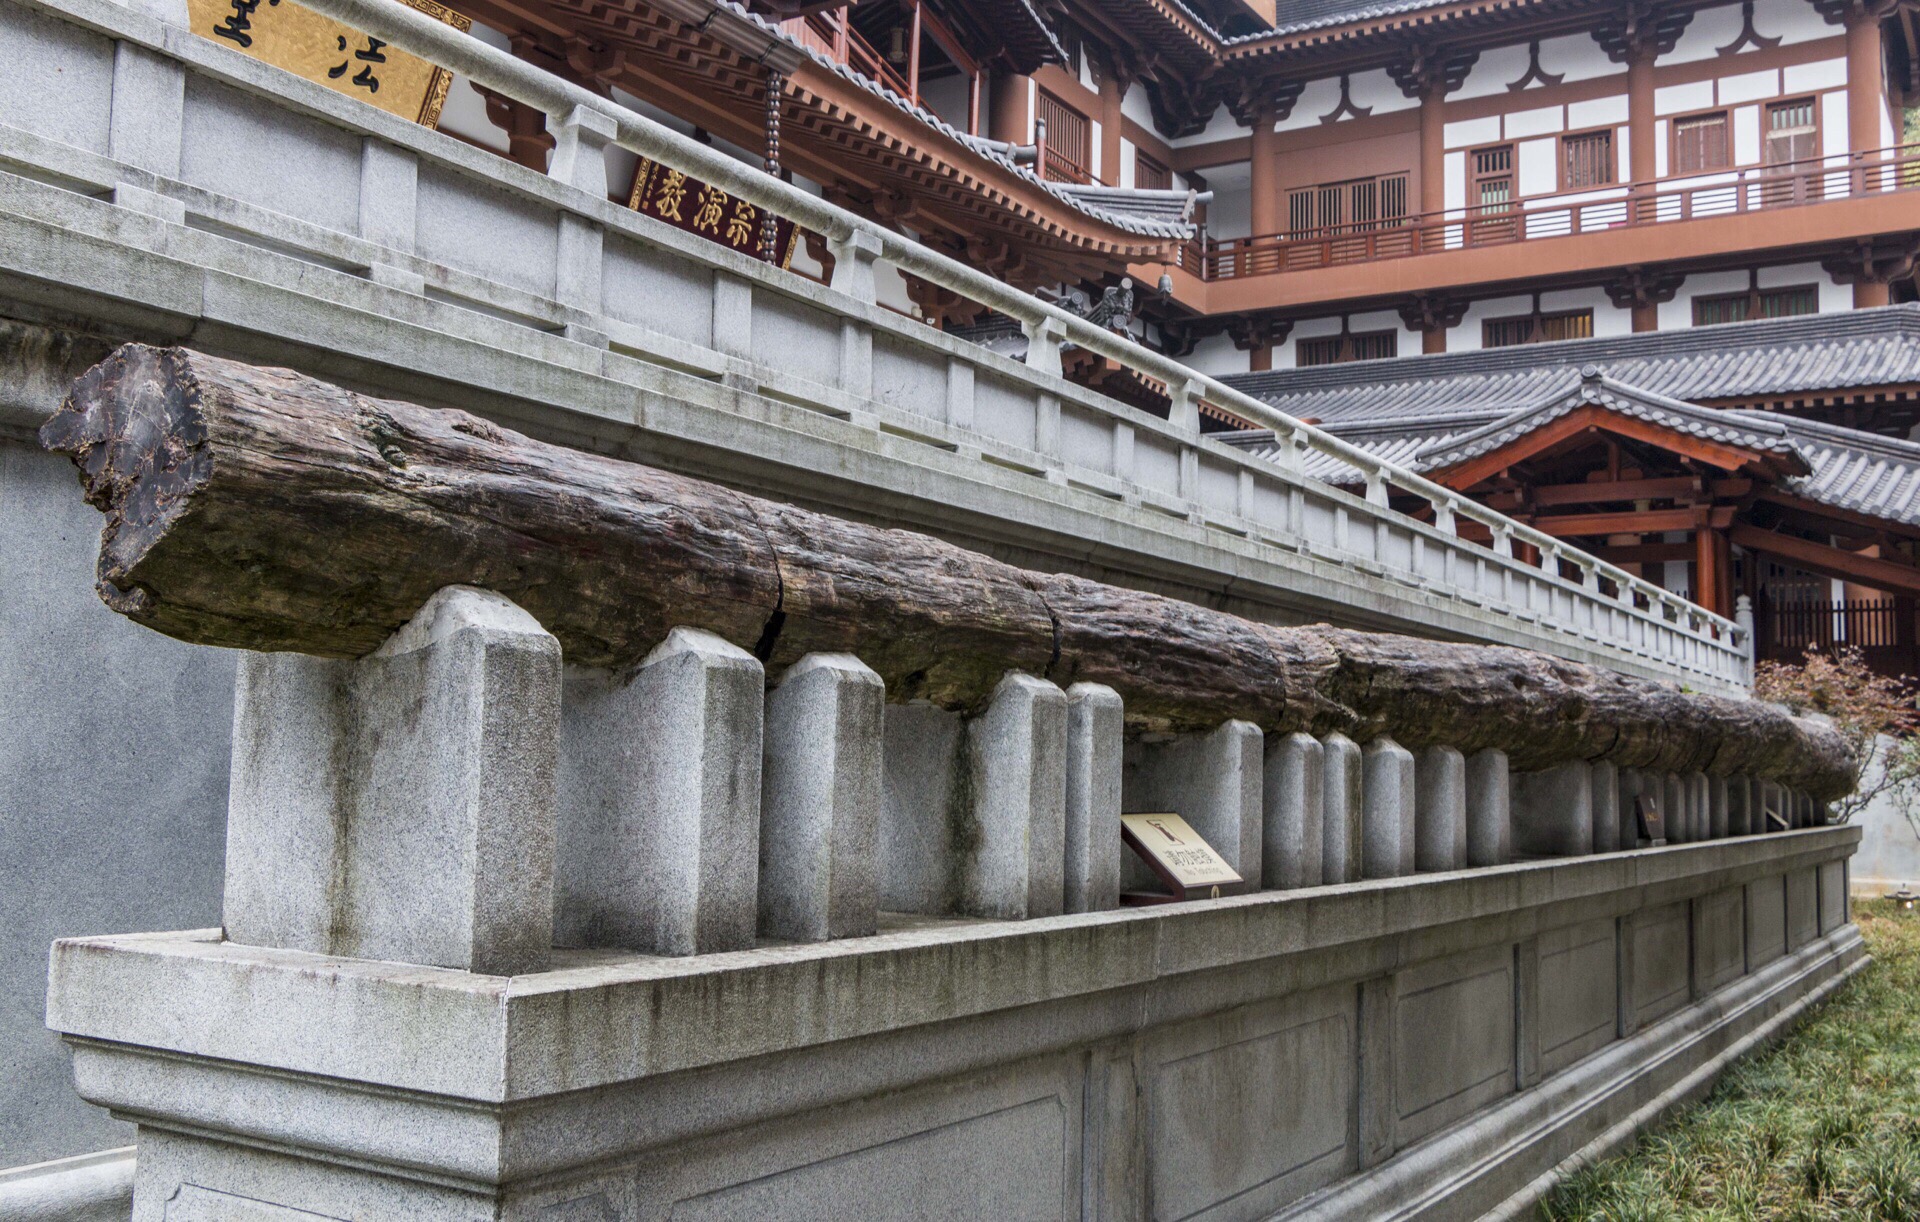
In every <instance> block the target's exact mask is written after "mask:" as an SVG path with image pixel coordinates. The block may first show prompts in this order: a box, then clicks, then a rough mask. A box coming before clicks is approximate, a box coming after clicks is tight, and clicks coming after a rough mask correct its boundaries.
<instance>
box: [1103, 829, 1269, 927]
mask: <svg viewBox="0 0 1920 1222" xmlns="http://www.w3.org/2000/svg"><path fill="white" fill-rule="evenodd" d="M1120 840H1121V842H1122V843H1123V844H1125V845H1126V846H1127V847H1128V848H1130V849H1132V850H1133V851H1134V853H1135V854H1136V855H1138V856H1139V858H1140V860H1141V861H1143V862H1145V863H1146V865H1147V868H1148V869H1149V870H1152V871H1153V874H1154V877H1156V878H1158V879H1159V880H1160V882H1161V884H1162V885H1163V886H1165V887H1166V888H1167V890H1166V891H1165V892H1164V893H1160V892H1150V891H1129V892H1127V893H1125V894H1123V895H1122V896H1121V897H1120V902H1121V903H1122V904H1125V905H1128V906H1129V907H1138V906H1140V905H1144V904H1175V903H1179V902H1180V901H1181V900H1204V899H1218V898H1220V896H1221V895H1223V894H1228V893H1230V892H1231V891H1233V890H1235V889H1237V888H1238V887H1239V886H1240V885H1241V883H1242V882H1243V881H1244V880H1243V879H1241V877H1240V875H1239V874H1237V873H1235V872H1234V869H1233V867H1232V866H1230V865H1228V864H1227V863H1226V860H1225V859H1224V858H1222V857H1221V856H1220V854H1218V853H1216V852H1214V851H1213V846H1212V845H1210V844H1208V843H1207V842H1206V841H1205V840H1202V839H1201V838H1200V833H1198V832H1196V831H1194V830H1193V828H1192V827H1190V826H1188V824H1187V821H1186V820H1185V819H1182V818H1181V817H1180V816H1179V815H1173V814H1146V815H1121V816H1120Z"/></svg>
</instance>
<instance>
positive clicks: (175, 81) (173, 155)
mask: <svg viewBox="0 0 1920 1222" xmlns="http://www.w3.org/2000/svg"><path fill="white" fill-rule="evenodd" d="M128 7H129V8H132V9H134V10H136V11H138V12H141V13H145V14H146V15H148V16H150V17H154V18H156V19H158V20H160V21H163V22H165V23H167V24H168V25H173V26H179V27H181V28H182V29H185V28H186V27H187V23H188V21H187V6H186V4H185V2H184V0H130V2H129V4H128ZM186 106H187V73H186V69H185V68H184V67H183V66H182V65H181V64H180V63H179V61H177V60H174V59H170V58H163V57H162V56H159V55H156V54H154V53H153V52H151V51H148V50H147V49H146V48H144V47H139V46H135V45H134V44H132V43H130V42H119V43H115V44H114V48H113V93H112V102H111V104H110V106H109V108H108V115H107V155H108V156H109V157H112V158H113V159H114V160H115V161H119V162H123V163H125V164H127V165H130V166H132V167H133V168H134V169H136V170H145V171H146V172H147V173H149V174H154V175H157V176H158V177H161V178H178V177H179V176H180V148H181V136H182V133H183V132H184V130H185V125H186ZM113 202H114V203H116V204H118V205H119V206H120V207H122V208H131V209H134V210H135V211H138V212H144V213H146V214H147V215H149V216H153V217H158V218H159V219H161V220H163V221H167V222H170V223H172V224H175V225H180V224H184V223H185V222H186V219H187V209H186V205H185V204H182V203H180V202H179V201H178V200H175V199H170V198H168V197H166V196H164V195H156V194H155V193H154V192H152V191H149V190H147V189H146V188H144V187H138V186H135V185H133V184H131V183H116V184H115V185H114V188H113Z"/></svg>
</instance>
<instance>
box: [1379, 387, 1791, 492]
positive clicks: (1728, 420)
mask: <svg viewBox="0 0 1920 1222" xmlns="http://www.w3.org/2000/svg"><path fill="white" fill-rule="evenodd" d="M1586 406H1598V407H1603V408H1606V409H1607V410H1608V411H1613V412H1618V413H1620V414H1622V415H1625V416H1630V417H1633V418H1635V419H1640V420H1645V421H1647V422H1649V423H1653V424H1659V425H1662V426H1663V427H1666V428H1671V429H1675V430H1677V431H1679V432H1683V433H1686V434H1688V435H1690V436H1694V437H1700V438H1703V439H1705V440H1711V441H1718V442H1721V443H1723V444H1728V445H1738V446H1741V447H1743V448H1747V449H1756V450H1762V451H1766V452H1768V453H1773V454H1782V455H1791V456H1792V457H1794V458H1795V459H1797V460H1799V461H1800V462H1801V463H1802V464H1806V463H1807V459H1806V456H1805V455H1804V454H1802V453H1801V452H1800V451H1799V449H1798V448H1796V447H1795V446H1794V444H1793V442H1792V441H1791V440H1790V439H1789V438H1788V436H1787V430H1786V429H1785V428H1784V427H1783V426H1782V425H1781V424H1780V423H1779V421H1778V420H1766V419H1762V420H1755V421H1748V420H1746V419H1744V417H1745V416H1747V415H1749V413H1733V412H1723V411H1719V410H1716V409H1714V408H1710V407H1700V406H1698V405H1696V404H1693V403H1688V402H1686V401H1685V400H1682V399H1674V398H1671V397H1669V396H1667V395H1662V394H1658V393H1656V392H1653V391H1648V390H1646V389H1644V388H1642V387H1638V386H1632V385H1629V384H1627V383H1625V382H1621V381H1618V380H1616V379H1614V378H1610V377H1608V376H1606V375H1605V374H1603V373H1601V372H1600V371H1599V369H1598V368H1597V367H1595V366H1591V365H1590V366H1587V367H1586V368H1585V369H1583V370H1582V371H1581V377H1580V382H1579V384H1578V385H1577V386H1574V387H1572V388H1570V389H1569V390H1566V391H1563V392H1560V393H1558V394H1555V395H1553V396H1550V397H1549V398H1547V399H1545V400H1543V401H1542V402H1540V403H1537V404H1535V405H1534V406H1533V407H1528V408H1521V409H1520V410H1519V411H1515V412H1511V413H1509V414H1507V415H1506V416H1503V417H1501V418H1500V419H1498V420H1495V421H1493V422H1492V423H1490V424H1485V425H1481V426H1480V427H1478V428H1475V429H1472V430H1470V431H1467V432H1463V433H1458V434H1455V435H1453V436H1450V437H1443V438H1437V439H1435V440H1434V441H1432V442H1430V443H1429V444H1428V445H1426V446H1423V447H1421V449H1420V450H1419V451H1417V452H1416V453H1415V455H1414V459H1415V461H1416V463H1417V465H1418V468H1419V469H1420V470H1431V469H1433V468H1435V467H1439V466H1443V465H1444V466H1451V465H1453V464H1455V463H1460V462H1465V461H1466V460H1468V459H1471V458H1478V457H1479V456H1480V455H1482V454H1488V453H1491V452H1492V451H1494V450H1497V449H1499V448H1500V447H1501V446H1503V445H1506V444H1507V443H1508V442H1511V441H1513V440H1515V439H1517V438H1520V437H1524V436H1525V435H1527V434H1528V433H1530V432H1532V431H1534V430H1535V429H1537V428H1539V427H1540V426H1541V425H1544V424H1548V423H1551V422H1552V421H1554V420H1557V419H1559V418H1560V417H1561V416H1564V415H1566V414H1568V413H1569V412H1572V411H1574V410H1575V409H1577V408H1580V407H1586Z"/></svg>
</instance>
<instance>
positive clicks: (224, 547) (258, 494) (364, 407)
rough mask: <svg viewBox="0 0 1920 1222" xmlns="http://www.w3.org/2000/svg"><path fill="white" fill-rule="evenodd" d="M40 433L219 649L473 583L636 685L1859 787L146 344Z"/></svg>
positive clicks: (126, 351) (1617, 720)
mask: <svg viewBox="0 0 1920 1222" xmlns="http://www.w3.org/2000/svg"><path fill="white" fill-rule="evenodd" d="M42 439H43V441H44V443H45V444H46V445H47V446H49V447H50V448H53V449H57V450H60V451H63V452H66V453H70V454H72V455H73V456H74V459H75V462H76V464H77V465H78V466H79V468H80V470H81V473H82V479H83V481H84V483H85V485H86V487H87V489H88V496H89V498H90V499H91V500H92V502H93V503H94V504H95V505H96V506H97V507H99V508H101V509H102V510H103V511H105V512H106V513H107V515H108V522H107V526H106V529H105V531H104V532H103V534H102V551H101V558H100V569H99V571H100V576H101V586H100V589H101V592H102V595H103V597H105V598H107V600H108V602H109V604H110V605H112V606H114V607H115V609H117V610H120V611H121V612H122V613H124V614H126V615H128V616H130V617H132V618H134V619H135V620H137V621H139V622H141V623H144V624H146V625H148V626H149V627H152V628H155V629H156V630H159V631H162V632H167V633H169V634H171V635H175V636H179V637H182V638H183V639H188V640H193V641H198V642H201V643H207V644H223V645H235V646H241V647H246V648H253V649H289V650H296V651H299V652H306V653H312V654H316V655H320V656H334V657H338V656H345V657H352V656H358V655H360V654H363V653H365V652H367V651H368V650H370V649H372V648H373V647H375V646H376V645H377V644H378V643H379V642H380V641H381V640H383V639H384V638H385V637H386V636H387V635H388V634H389V633H391V632H392V631H393V630H394V629H395V628H396V627H398V625H399V624H400V623H402V622H404V621H405V620H406V619H407V618H409V617H410V616H411V615H412V614H413V613H414V611H415V610H416V609H417V608H418V607H419V606H420V605H421V604H422V603H423V602H424V601H425V600H426V598H427V596H428V595H430V594H431V593H432V591H433V590H435V589H438V588H440V587H442V586H445V585H453V584H466V585H475V586H480V587H483V588H488V589H495V590H498V591H500V592H501V593H503V594H505V595H507V596H508V597H510V598H513V599H515V600H516V601H518V602H519V603H520V604H521V605H522V606H524V607H526V608H527V609H528V610H529V611H530V612H531V613H532V614H533V615H534V616H535V618H537V619H538V620H539V621H540V622H541V624H542V625H543V626H545V627H546V628H547V630H548V631H550V632H552V633H553V634H554V635H555V636H556V637H557V638H558V639H559V640H560V642H561V645H562V647H563V648H564V649H565V650H566V652H567V655H568V658H569V660H570V661H572V662H574V663H576V664H581V665H589V666H609V667H619V666H623V665H628V664H631V663H632V662H635V661H638V660H639V658H640V657H641V656H642V655H644V654H645V652H646V651H647V650H649V649H651V648H652V646H653V644H654V643H655V642H657V641H659V640H660V639H661V638H662V637H663V636H664V635H665V633H666V631H667V630H668V629H669V628H671V627H673V626H674V625H676V624H681V623H698V624H700V625H701V626H702V627H704V628H707V629H709V630H712V631H714V632H716V633H717V634H718V635H720V636H722V637H724V638H726V639H728V640H730V641H732V642H734V643H735V644H737V645H742V646H751V647H752V648H753V649H754V650H755V652H756V654H758V655H759V656H760V657H761V658H762V659H763V660H764V661H765V662H767V663H768V664H769V665H772V666H774V667H776V668H780V667H784V666H786V665H789V664H791V662H793V661H794V660H796V659H798V658H799V657H801V656H803V655H804V654H807V653H811V652H849V653H854V654H857V655H858V656H859V657H860V658H861V660H862V661H863V662H865V663H866V664H867V665H869V666H871V667H872V668H873V669H874V670H875V671H876V672H878V673H879V674H880V676H881V677H882V679H883V680H884V681H885V682H886V684H887V687H888V692H889V695H890V697H891V698H893V699H896V700H912V699H919V698H924V699H927V700H930V701H932V702H934V703H936V704H939V705H942V706H943V707H950V708H968V709H978V708H979V707H982V706H983V705H984V703H985V701H986V700H987V699H988V697H989V696H990V695H991V692H992V688H993V685H994V684H996V683H997V682H998V681H999V678H1000V676H1001V675H1003V674H1005V673H1006V672H1007V671H1008V670H1025V671H1030V672H1032V673H1035V674H1037V675H1042V676H1044V677H1046V678H1048V679H1051V680H1053V681H1055V682H1057V683H1063V684H1067V683H1073V682H1079V681H1093V682H1102V683H1106V684H1108V685H1110V686H1112V687H1113V688H1114V689H1115V690H1116V691H1118V692H1119V693H1120V694H1121V696H1122V698H1123V699H1124V700H1125V701H1126V708H1127V715H1128V717H1129V719H1130V721H1132V722H1133V723H1135V724H1136V725H1141V726H1147V727H1152V728H1161V729H1176V730H1179V729H1197V728H1204V727H1207V726H1211V725H1217V724H1218V723H1219V721H1220V719H1221V718H1223V717H1226V718H1233V719H1236V720H1245V721H1248V722H1251V723H1253V724H1255V725H1257V726H1259V727H1261V728H1263V729H1266V730H1271V731H1276V732H1285V731H1290V730H1295V729H1306V730H1310V731H1312V732H1315V733H1320V734H1324V733H1325V732H1327V731H1329V730H1333V729H1341V730H1346V729H1349V728H1351V727H1354V726H1358V727H1360V728H1361V730H1362V731H1363V732H1364V733H1365V736H1366V737H1369V738H1371V737H1373V736H1374V735H1375V734H1376V733H1381V732H1384V733H1388V734H1391V735H1393V736H1394V737H1395V738H1396V739H1397V740H1398V741H1401V742H1403V743H1405V744H1406V745H1408V746H1410V747H1426V746H1430V745H1436V744H1440V745H1448V746H1453V747H1456V748H1458V749H1459V750H1461V751H1463V752H1467V753H1472V752H1475V751H1479V750H1483V749H1487V748H1496V749H1499V750H1503V751H1506V752H1507V753H1508V754H1509V756H1510V757H1511V758H1512V762H1513V764H1514V766H1515V767H1516V768H1522V769H1528V768H1537V767H1541V766H1545V765H1549V764H1553V763H1557V762H1560V761H1563V760H1567V759H1597V758H1602V757H1605V758H1608V759H1612V760H1614V761H1615V762H1617V763H1621V764H1629V765H1633V766H1637V767H1656V766H1658V767H1666V768H1672V769H1684V770H1693V769H1708V768H1711V769H1712V770H1713V771H1716V772H1729V771H1753V772H1756V773H1760V774H1764V775H1770V776H1774V777H1777V778H1779V779H1781V780H1783V781H1787V782H1789V783H1792V784H1794V785H1795V786H1797V787H1799V788H1802V789H1806V790H1808V791H1809V792H1814V793H1816V794H1819V795H1827V794H1839V793H1841V792H1844V791H1846V790H1847V789H1848V788H1849V787H1850V786H1851V784H1852V782H1853V764H1852V761H1851V760H1849V759H1848V758H1847V756H1846V753H1845V751H1844V748H1843V747H1842V745H1841V743H1840V740H1839V738H1838V736H1837V735H1836V734H1834V733H1833V732H1832V731H1831V730H1830V729H1827V728H1824V727H1820V726H1817V725H1814V724H1812V723H1810V722H1806V721H1799V720H1795V719H1794V718H1791V717H1789V716H1787V715H1785V714H1784V713H1782V712H1781V711H1779V710H1778V709H1776V708H1774V707H1772V706H1769V705H1766V704H1764V703H1762V702H1759V701H1752V700H1730V699H1724V698H1718V697H1711V696H1705V695H1700V694H1695V693H1689V692H1685V691H1682V690H1681V689H1679V688H1677V687H1670V686H1665V685H1661V684H1656V683H1650V682H1647V681H1644V680H1637V679H1631V678H1627V677H1624V676H1622V675H1619V674H1615V673H1612V672H1609V671H1605V670H1602V669H1599V668H1596V667H1589V666H1582V665H1577V664H1573V663H1568V662H1564V661H1558V660H1554V659H1550V658H1547V657H1543V656H1539V655H1535V654H1530V653H1527V652H1525V651H1522V650H1516V649H1507V648H1497V647H1483V646H1469V645H1451V644H1443V643H1438V642H1433V641H1424V640H1415V639H1413V638H1408V637H1393V636H1385V635H1377V634H1368V633H1362V632H1350V631H1343V630H1337V629H1331V628H1326V627H1305V628H1280V627H1274V626H1271V625H1264V624H1255V623H1251V622H1249V621H1246V620H1241V619H1238V618H1236V617H1233V616H1230V615H1225V614H1222V613H1219V612H1214V611H1210V610H1206V609H1204V608H1200V607H1197V606H1194V605H1192V604H1189V603H1182V602H1178V601H1176V600H1172V599H1166V598H1158V597H1155V596H1152V595H1147V594H1142V593H1138V592H1134V591H1127V590H1120V589H1117V588H1115V587H1111V586H1104V585H1100V584H1098V583H1094V582H1089V581H1084V580H1081V579H1078V578H1070V577H1062V576H1048V575H1044V574H1036V573H1030V572H1024V571H1022V570H1019V569H1015V568H1012V567H1010V566H1008V565H1004V564H1000V563H998V562H997V561H993V560H991V559H989V558H987V557H984V556H980V555H977V554H974V553H971V552H967V551H965V550H963V549H960V548H957V547H953V546H951V545H948V544H944V543H940V542H937V541H935V540H932V539H929V538H926V537H924V536H921V535H915V534H911V533H907V532H902V531H889V530H881V529H876V528H873V527H867V526H863V525H859V524H856V523H852V522H847V521H843V520H839V519H835V518H830V517H827V516H825V515H821V514H817V513H811V512H808V511H805V510H801V509H797V508H795V507H792V506H787V505H779V504H775V503H773V502H769V501H764V500H758V499H755V498H752V497H747V496H743V495H740V494H737V493H733V492H730V491H726V490H723V489H721V488H718V487H716V486H714V485H711V484H706V483H703V482H701V481H698V480H693V479H687V478H683V477H679V476H674V475H669V474H666V473H664V472H660V471H654V470H649V469H647V468H644V467H638V466H635V465H633V464H630V463H625V462H621V461H619V460H616V459H611V458H606V457H602V456H599V455H593V454H587V453H583V452H580V451H576V450H570V449H565V448H562V447H559V446H553V445H547V444H544V443H540V442H536V441H533V440H531V439H528V438H526V437H521V436H518V435H515V434H512V433H509V432H507V431H505V430H503V429H500V428H499V427H498V426H495V425H492V424H490V423H487V422H485V421H482V420H479V419H478V418H476V417H473V416H470V415H467V414H465V413H462V412H457V411H442V410H432V409H427V408H422V407H419V406H416V405H413V404H407V403H399V402H393V401H386V400H374V399H370V398H367V397H365V396H361V395H356V394H353V393H351V392H349V391H346V390H343V389H341V388H338V387H335V386H331V385H328V384H326V383H323V382H319V381H317V380H315V379H312V378H308V377H304V376H302V375H299V374H296V373H292V372H290V371H287V370H272V369H259V368H253V367H250V366H245V365H240V364H236V363H234V362H230V361H223V360H218V359H216V358H212V357H206V356H202V355H199V354H196V353H192V352H188V351H186V350H183V349H166V350H161V349H153V348H146V347H141V346H138V345H129V346H127V347H124V348H121V349H120V350H118V351H117V352H115V353H114V354H113V355H112V356H111V357H109V358H108V359H107V360H106V361H103V362H102V363H100V364H99V365H97V366H95V367H94V368H93V369H92V370H90V371H88V373H87V374H85V375H84V376H82V377H81V378H80V379H79V380H78V381H77V382H76V383H75V386H74V389H73V392H72V394H71V395H70V397H69V400H68V402H67V404H66V406H65V407H63V408H62V410H61V411H60V412H59V413H58V414H57V415H56V416H55V417H54V418H53V419H52V420H51V421H49V422H48V423H47V425H46V426H45V428H44V429H43V430H42ZM316 535H323V536H324V537H326V538H328V539H329V540H331V541H332V544H331V545H330V546H327V547H313V546H308V545H307V541H309V540H311V539H313V538H314V537H315V536H316ZM276 542H278V543H279V545H277V546H276V545H274V544H275V543H276ZM396 555H405V556H407V557H408V561H409V562H408V563H406V564H394V563H392V557H394V556H396ZM586 557H590V558H591V561H590V562H589V561H587V560H584V559H583V558H586Z"/></svg>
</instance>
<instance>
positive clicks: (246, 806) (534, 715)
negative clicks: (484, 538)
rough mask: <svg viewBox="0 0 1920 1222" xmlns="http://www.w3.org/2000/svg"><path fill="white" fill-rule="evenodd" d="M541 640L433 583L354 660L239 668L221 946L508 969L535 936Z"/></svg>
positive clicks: (545, 781)
mask: <svg viewBox="0 0 1920 1222" xmlns="http://www.w3.org/2000/svg"><path fill="white" fill-rule="evenodd" d="M560 686H561V675H560V649H559V646H558V644H557V642H555V641H554V639H553V638H552V637H551V636H550V635H548V634H547V633H546V632H544V631H542V630H541V628H540V625H539V624H537V623H535V622H534V620H533V617H532V616H530V615H528V614H527V613H526V612H525V611H523V610H521V609H520V608H518V607H516V606H514V605H513V604H512V603H511V602H509V601H507V600H506V599H505V598H502V597H501V596H500V595H498V594H493V593H490V592H488V591H485V590H473V589H466V588H462V587H452V588H449V589H446V590H442V591H440V592H438V593H437V594H435V595H434V596H433V597H432V598H430V599H429V600H428V601H427V603H426V605H425V606H423V607H422V608H421V609H420V613H419V614H418V615H417V616H415V617H414V618H413V620H412V621H410V622H409V623H408V624H406V625H405V626H404V627H402V628H401V630H400V631H399V632H396V633H395V634H394V635H393V636H392V637H391V638H390V639H389V640H388V641H386V642H385V643H384V644H383V645H381V646H380V648H379V649H377V650H375V651H374V652H373V653H372V654H371V655H370V656H368V657H367V658H364V659H362V660H360V661H357V662H346V661H333V660H328V659H323V658H310V657H305V656H303V655H300V654H250V655H247V656H246V657H245V658H244V659H243V660H242V663H241V670H240V677H239V688H238V696H237V699H236V703H235V713H234V752H233V780H232V790H231V797H230V799H229V805H228V815H227V890H226V904H225V924H226V928H227V931H228V936H229V937H231V938H232V939H233V940H234V941H236V942H242V943H248V944H252V945H258V946H269V947H279V948H285V949H292V950H306V951H314V952H317V953H321V954H337V955H349V956H355V957H360V958H367V959H391V960H397V961H400V962H405V963H422V964H429V965H432V966H436V967H453V968H460V969H463V970H467V971H475V972H487V973H493V974H498V975H512V974H514V973H517V972H528V971H538V970H541V969H543V968H545V966H546V965H547V962H548V959H549V954H550V950H551V947H552V945H553V878H554V835H555V832H554V828H555V821H556V782H555V775H556V768H557V757H558V752H559V736H560Z"/></svg>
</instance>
